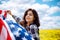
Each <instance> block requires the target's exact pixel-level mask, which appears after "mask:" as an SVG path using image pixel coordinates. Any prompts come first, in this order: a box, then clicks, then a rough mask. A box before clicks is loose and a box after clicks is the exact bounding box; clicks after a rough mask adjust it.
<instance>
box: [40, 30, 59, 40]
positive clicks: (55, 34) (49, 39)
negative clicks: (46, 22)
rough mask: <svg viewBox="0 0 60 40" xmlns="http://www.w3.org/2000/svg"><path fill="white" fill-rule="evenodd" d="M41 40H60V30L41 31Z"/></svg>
mask: <svg viewBox="0 0 60 40" xmlns="http://www.w3.org/2000/svg"><path fill="white" fill-rule="evenodd" d="M39 34H40V35H39V37H40V40H60V30H59V29H54V30H40V31H39Z"/></svg>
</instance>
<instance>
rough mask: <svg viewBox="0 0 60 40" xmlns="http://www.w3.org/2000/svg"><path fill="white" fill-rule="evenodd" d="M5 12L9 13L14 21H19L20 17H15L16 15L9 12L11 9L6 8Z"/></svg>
mask: <svg viewBox="0 0 60 40" xmlns="http://www.w3.org/2000/svg"><path fill="white" fill-rule="evenodd" d="M7 13H9V14H10V15H11V16H12V17H13V18H14V19H15V21H16V22H17V23H20V20H21V19H20V18H19V17H17V16H15V15H12V13H11V11H10V10H7Z"/></svg>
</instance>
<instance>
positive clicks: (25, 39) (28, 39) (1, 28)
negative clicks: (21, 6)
mask: <svg viewBox="0 0 60 40" xmlns="http://www.w3.org/2000/svg"><path fill="white" fill-rule="evenodd" d="M5 17H6V14H5V16H3V17H0V40H34V39H33V38H32V36H31V35H30V34H28V32H27V31H26V30H25V28H23V27H22V26H21V25H19V24H18V23H16V22H14V20H10V19H8V20H7V19H5V20H3V18H5Z"/></svg>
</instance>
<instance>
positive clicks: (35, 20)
mask: <svg viewBox="0 0 60 40" xmlns="http://www.w3.org/2000/svg"><path fill="white" fill-rule="evenodd" d="M28 11H32V12H33V15H34V18H35V19H34V21H33V24H36V25H37V27H39V26H40V23H39V17H38V14H37V12H36V10H34V9H28V10H26V11H25V14H24V17H23V20H24V21H23V25H24V27H26V24H27V22H26V19H25V17H26V15H27V13H28Z"/></svg>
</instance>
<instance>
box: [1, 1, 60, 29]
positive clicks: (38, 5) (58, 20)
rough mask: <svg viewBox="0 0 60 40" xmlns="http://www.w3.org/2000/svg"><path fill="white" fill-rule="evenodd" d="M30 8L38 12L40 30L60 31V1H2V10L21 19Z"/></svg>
mask: <svg viewBox="0 0 60 40" xmlns="http://www.w3.org/2000/svg"><path fill="white" fill-rule="evenodd" d="M29 8H32V9H35V10H36V11H37V12H38V15H39V20H40V24H41V26H40V27H39V28H40V29H60V0H0V10H11V12H12V14H13V15H16V16H18V17H20V18H21V19H22V18H23V15H24V12H25V11H26V10H27V9H29Z"/></svg>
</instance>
